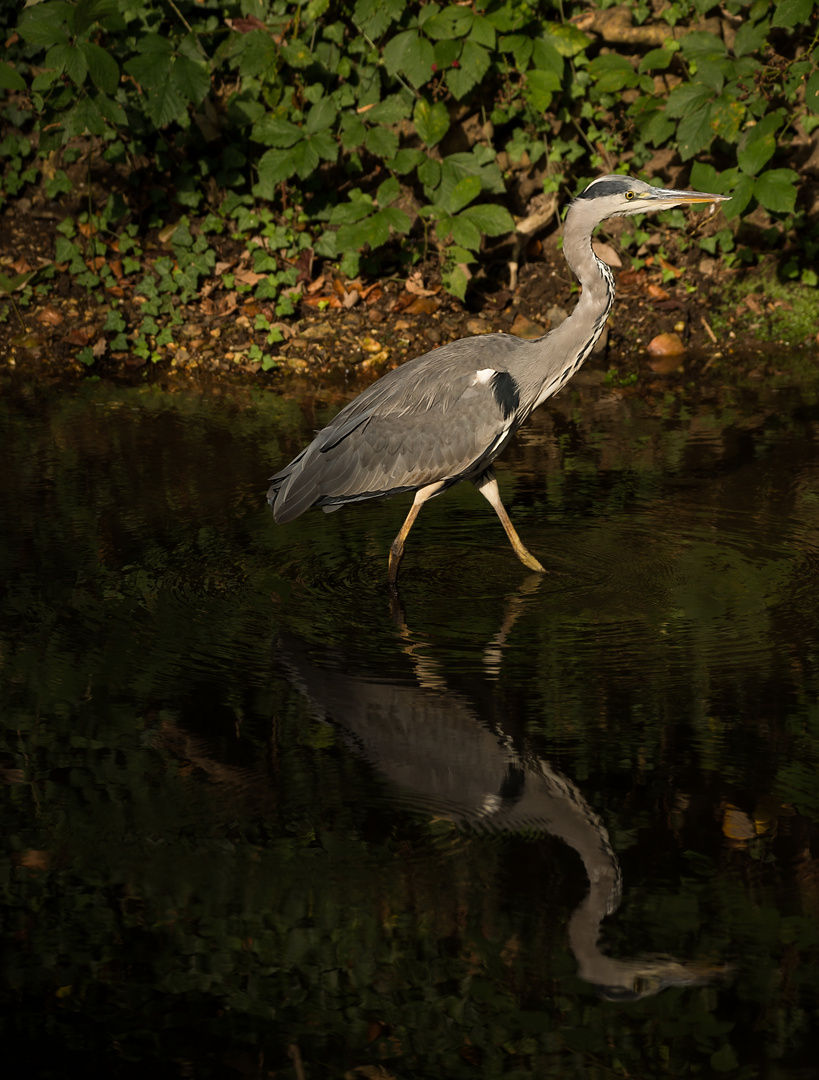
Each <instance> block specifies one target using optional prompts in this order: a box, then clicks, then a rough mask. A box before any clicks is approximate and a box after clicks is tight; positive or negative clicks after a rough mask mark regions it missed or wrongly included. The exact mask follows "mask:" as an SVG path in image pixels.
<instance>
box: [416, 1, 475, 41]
mask: <svg viewBox="0 0 819 1080" xmlns="http://www.w3.org/2000/svg"><path fill="white" fill-rule="evenodd" d="M474 18H475V15H474V12H473V11H472V9H471V8H469V7H456V6H455V5H454V4H453V5H450V6H449V7H446V8H444V10H443V11H440V12H438V14H436V15H433V16H432V17H431V18H429V19H426V20H425V21H424V24H423V27H424V33H425V34H426V35H427V37H430V38H433V39H439V38H444V39H446V40H452V38H461V37H464V36H465V35H466V34H468V33H469V31H470V30H471V29H472V23H473V20H474Z"/></svg>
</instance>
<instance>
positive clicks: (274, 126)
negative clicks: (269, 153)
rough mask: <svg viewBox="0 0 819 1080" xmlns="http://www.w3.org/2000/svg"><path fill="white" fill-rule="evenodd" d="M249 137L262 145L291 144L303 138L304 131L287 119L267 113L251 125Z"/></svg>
mask: <svg viewBox="0 0 819 1080" xmlns="http://www.w3.org/2000/svg"><path fill="white" fill-rule="evenodd" d="M251 138H252V139H254V140H255V141H256V142H259V143H261V144H262V146H293V145H294V144H295V143H297V142H300V141H301V140H302V139H303V138H304V132H303V131H302V129H301V128H300V127H296V125H295V124H291V123H290V121H289V120H283V119H282V118H281V117H278V116H273V115H272V114H271V113H268V114H267V115H266V116H263V117H262V118H261V120H257V121H256V123H255V124H254V125H253V129H252V131H251Z"/></svg>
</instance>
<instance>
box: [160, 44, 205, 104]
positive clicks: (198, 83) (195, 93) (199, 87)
mask: <svg viewBox="0 0 819 1080" xmlns="http://www.w3.org/2000/svg"><path fill="white" fill-rule="evenodd" d="M170 81H171V83H172V85H173V87H174V89H175V90H178V91H179V93H180V94H182V96H183V97H185V98H187V99H188V101H190V102H191V104H192V105H199V104H200V102H202V101H203V100H204V98H205V95H206V94H207V92H208V91H209V90H210V72H209V71H208V68H207V65H206V64H204V63H202V62H201V61H198V60H191V59H190V58H189V57H187V56H177V57H176V60H175V61H174V64H173V66H172V67H171V71H170Z"/></svg>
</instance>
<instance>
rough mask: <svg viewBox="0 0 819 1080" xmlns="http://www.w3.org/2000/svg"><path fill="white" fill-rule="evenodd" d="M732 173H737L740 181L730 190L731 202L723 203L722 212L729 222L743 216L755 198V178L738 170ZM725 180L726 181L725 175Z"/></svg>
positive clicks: (737, 180)
mask: <svg viewBox="0 0 819 1080" xmlns="http://www.w3.org/2000/svg"><path fill="white" fill-rule="evenodd" d="M732 171H733V172H735V173H736V175H737V177H738V179H736V181H735V183H734V185H733V186H732V187H731V188H730V192H731V201H730V202H726V203H722V212H723V213H724V214H725V217H726V218H727V219H728V220H729V221H730V220H731V218H735V217H739V216H740V214H743V213H744V212H745V209H746V207H747V206H748V204H749V203H750V201H751V199H752V198H753V197H754V179H753V177H752V176H746V175H745V174H744V173H740V172H739V171H738V170H736V169H735V170H732ZM723 179H725V174H724V173H723Z"/></svg>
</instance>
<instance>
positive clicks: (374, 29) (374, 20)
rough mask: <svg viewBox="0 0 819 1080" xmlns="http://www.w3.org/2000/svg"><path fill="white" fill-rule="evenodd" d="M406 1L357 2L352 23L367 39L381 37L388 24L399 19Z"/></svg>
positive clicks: (369, 0) (360, 0)
mask: <svg viewBox="0 0 819 1080" xmlns="http://www.w3.org/2000/svg"><path fill="white" fill-rule="evenodd" d="M405 6H406V0H357V3H356V5H355V10H354V13H353V19H354V21H355V22H356V23H357V24H358V25H359V26H360V27H361V29H362V30H363V31H364V33H365V34H367V36H368V37H371V38H373V39H374V40H376V39H378V38H380V37H381V35H382V34H383V33H384V31H385V30H386V29H387V27H388V26H389V25H390V23H393V22H396V21H397V20H398V19H400V18H401V15H402V14H403V11H404V7H405Z"/></svg>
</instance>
